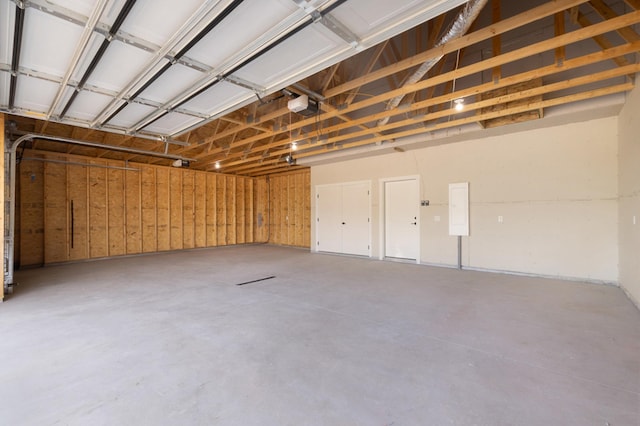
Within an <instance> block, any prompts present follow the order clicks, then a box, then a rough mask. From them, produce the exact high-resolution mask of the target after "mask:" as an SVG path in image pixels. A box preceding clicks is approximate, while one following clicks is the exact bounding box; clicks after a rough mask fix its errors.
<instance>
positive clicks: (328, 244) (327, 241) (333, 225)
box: [316, 185, 342, 253]
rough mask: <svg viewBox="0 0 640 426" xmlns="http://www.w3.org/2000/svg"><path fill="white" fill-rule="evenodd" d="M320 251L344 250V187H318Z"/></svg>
mask: <svg viewBox="0 0 640 426" xmlns="http://www.w3.org/2000/svg"><path fill="white" fill-rule="evenodd" d="M316 203H317V207H316V211H317V212H318V213H317V222H316V227H317V228H318V230H317V232H316V235H317V239H318V241H317V243H318V251H328V252H333V253H341V252H342V187H341V186H340V185H325V186H318V187H316Z"/></svg>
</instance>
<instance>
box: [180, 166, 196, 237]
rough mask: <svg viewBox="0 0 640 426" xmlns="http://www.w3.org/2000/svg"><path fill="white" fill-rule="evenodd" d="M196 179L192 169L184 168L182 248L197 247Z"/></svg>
mask: <svg viewBox="0 0 640 426" xmlns="http://www.w3.org/2000/svg"><path fill="white" fill-rule="evenodd" d="M194 179H195V176H194V173H193V171H192V170H184V171H183V172H182V190H181V193H182V248H185V249H190V248H193V247H195V242H194V239H195V237H194V225H195V218H194V215H195V208H194V193H193V192H194V191H195V181H194Z"/></svg>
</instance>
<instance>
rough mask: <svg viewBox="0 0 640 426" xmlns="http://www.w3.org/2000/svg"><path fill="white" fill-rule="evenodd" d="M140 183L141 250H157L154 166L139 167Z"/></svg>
mask: <svg viewBox="0 0 640 426" xmlns="http://www.w3.org/2000/svg"><path fill="white" fill-rule="evenodd" d="M140 169H141V170H140V173H141V174H142V175H141V184H142V252H143V253H153V252H155V251H158V226H157V211H158V201H157V191H156V188H157V186H158V183H157V181H156V170H157V168H155V167H143V166H141V167H140Z"/></svg>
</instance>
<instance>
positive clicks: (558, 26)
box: [553, 12, 566, 65]
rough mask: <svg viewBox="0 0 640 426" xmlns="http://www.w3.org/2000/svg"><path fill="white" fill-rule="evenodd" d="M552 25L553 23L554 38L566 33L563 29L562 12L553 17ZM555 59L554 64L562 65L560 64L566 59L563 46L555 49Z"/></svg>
mask: <svg viewBox="0 0 640 426" xmlns="http://www.w3.org/2000/svg"><path fill="white" fill-rule="evenodd" d="M553 23H554V25H553V27H554V33H555V35H556V37H558V36H560V35H563V34H565V33H566V30H565V27H564V12H558V13H556V14H555V15H553ZM555 58H556V64H558V65H562V63H563V62H564V60H565V58H566V47H565V46H560V47H557V48H556V52H555Z"/></svg>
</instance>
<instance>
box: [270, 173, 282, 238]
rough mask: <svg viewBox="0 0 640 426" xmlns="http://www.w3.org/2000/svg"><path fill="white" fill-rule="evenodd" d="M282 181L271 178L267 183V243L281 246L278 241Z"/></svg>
mask: <svg viewBox="0 0 640 426" xmlns="http://www.w3.org/2000/svg"><path fill="white" fill-rule="evenodd" d="M281 180H282V179H276V178H273V177H271V178H270V183H269V242H270V243H273V244H282V242H281V239H280V216H281V213H282V208H281V207H280V204H281V203H280V196H279V194H280V182H281Z"/></svg>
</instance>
